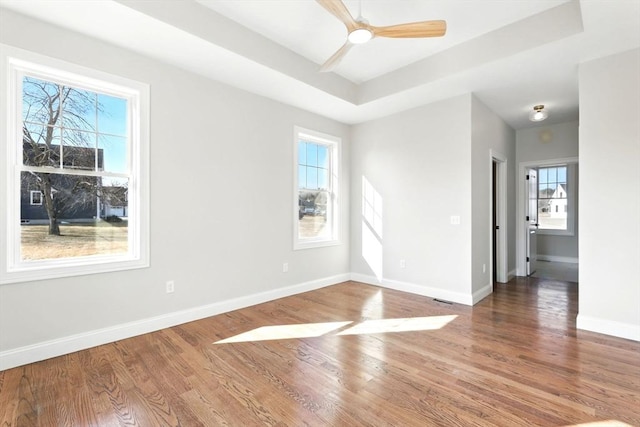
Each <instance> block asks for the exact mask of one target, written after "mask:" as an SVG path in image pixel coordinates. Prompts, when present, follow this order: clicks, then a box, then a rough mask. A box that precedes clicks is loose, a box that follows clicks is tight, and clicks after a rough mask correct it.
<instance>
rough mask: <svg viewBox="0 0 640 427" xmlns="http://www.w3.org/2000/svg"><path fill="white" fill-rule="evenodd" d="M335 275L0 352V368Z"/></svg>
mask: <svg viewBox="0 0 640 427" xmlns="http://www.w3.org/2000/svg"><path fill="white" fill-rule="evenodd" d="M350 278H351V277H350V275H349V274H348V273H347V274H339V275H336V276H331V277H325V278H323V279H318V280H312V281H309V282H305V283H301V284H298V285H293V286H287V287H284V288H278V289H274V290H270V291H265V292H260V293H257V294H253V295H247V296H244V297H238V298H233V299H229V300H225V301H220V302H215V303H212V304H206V305H202V306H199V307H193V308H189V309H186V310H180V311H175V312H172V313H167V314H163V315H160V316H155V317H150V318H147V319H142V320H137V321H134V322H128V323H123V324H120V325H115V326H110V327H108V328H103V329H97V330H94V331H89V332H83V333H80V334H75V335H70V336H67V337H63V338H58V339H54V340H50V341H44V342H41V343H37V344H32V345H27V346H24V347H19V348H15V349H11V350H6V351H3V352H0V371H3V370H5V369H10V368H15V367H16V366H22V365H26V364H28V363H33V362H39V361H41V360H45V359H49V358H52V357H57V356H62V355H64V354H68V353H73V352H75V351H79V350H84V349H87V348H91V347H95V346H98V345H102V344H107V343H110V342H114V341H118V340H122V339H126V338H131V337H134V336H137V335H142V334H147V333H149V332H155V331H158V330H160V329H165V328H169V327H172V326H176V325H180V324H183V323H187V322H192V321H194V320H198V319H204V318H206V317H211V316H215V315H217V314H221V313H226V312H229V311H233V310H237V309H240V308H244V307H249V306H252V305H256V304H260V303H263V302H267V301H272V300H274V299H278V298H284V297H288V296H291V295H296V294H299V293H303V292H308V291H312V290H315V289H320V288H323V287H326V286H330V285H335V284H337V283H341V282H345V281H348V280H350Z"/></svg>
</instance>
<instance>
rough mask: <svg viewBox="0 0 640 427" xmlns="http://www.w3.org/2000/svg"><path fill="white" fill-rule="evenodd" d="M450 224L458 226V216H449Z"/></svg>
mask: <svg viewBox="0 0 640 427" xmlns="http://www.w3.org/2000/svg"><path fill="white" fill-rule="evenodd" d="M451 224H452V225H460V215H451Z"/></svg>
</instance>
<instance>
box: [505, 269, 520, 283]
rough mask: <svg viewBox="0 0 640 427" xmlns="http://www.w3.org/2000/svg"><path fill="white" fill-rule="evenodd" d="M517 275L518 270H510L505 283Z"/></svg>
mask: <svg viewBox="0 0 640 427" xmlns="http://www.w3.org/2000/svg"><path fill="white" fill-rule="evenodd" d="M517 275H518V270H516V269H515V268H514V269H513V270H511V271H510V272H508V273H507V282H508V281H510V280H511V279H513V278H514V277H516V276H517Z"/></svg>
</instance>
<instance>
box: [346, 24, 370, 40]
mask: <svg viewBox="0 0 640 427" xmlns="http://www.w3.org/2000/svg"><path fill="white" fill-rule="evenodd" d="M372 38H373V33H372V32H371V31H370V30H368V29H366V28H357V29H355V30H353V31H351V32H350V33H349V36H348V39H349V42H351V43H353V44H363V43H366V42H368V41H369V40H371V39H372Z"/></svg>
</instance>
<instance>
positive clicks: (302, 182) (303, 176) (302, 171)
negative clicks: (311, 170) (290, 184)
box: [298, 166, 307, 188]
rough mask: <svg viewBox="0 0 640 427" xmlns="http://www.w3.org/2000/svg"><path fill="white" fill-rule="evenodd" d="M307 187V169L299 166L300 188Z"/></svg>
mask: <svg viewBox="0 0 640 427" xmlns="http://www.w3.org/2000/svg"><path fill="white" fill-rule="evenodd" d="M306 187H307V167H306V166H298V188H306Z"/></svg>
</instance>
